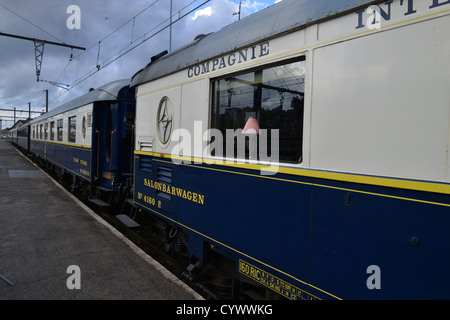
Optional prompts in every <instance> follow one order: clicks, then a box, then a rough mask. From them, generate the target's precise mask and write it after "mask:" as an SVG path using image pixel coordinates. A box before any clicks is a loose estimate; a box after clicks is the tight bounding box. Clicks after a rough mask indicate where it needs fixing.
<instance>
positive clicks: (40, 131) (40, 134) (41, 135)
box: [39, 124, 43, 139]
mask: <svg viewBox="0 0 450 320" xmlns="http://www.w3.org/2000/svg"><path fill="white" fill-rule="evenodd" d="M42 126H43V125H42V124H41V125H40V127H39V128H40V130H39V139H42V138H43V134H42Z"/></svg>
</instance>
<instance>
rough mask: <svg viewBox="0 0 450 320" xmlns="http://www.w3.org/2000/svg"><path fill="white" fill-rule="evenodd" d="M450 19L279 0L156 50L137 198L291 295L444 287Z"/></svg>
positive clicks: (146, 96)
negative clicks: (179, 44)
mask: <svg viewBox="0 0 450 320" xmlns="http://www.w3.org/2000/svg"><path fill="white" fill-rule="evenodd" d="M449 30H450V1H445V0H389V1H386V0H384V1H364V0H338V1H325V0H314V1H313V0H284V1H282V2H280V3H278V4H276V5H274V6H271V7H269V8H267V9H265V10H262V11H260V12H258V13H256V14H254V15H252V16H249V17H247V18H245V19H242V20H241V21H239V22H236V23H234V24H232V25H230V26H228V27H226V28H223V29H222V30H220V31H218V32H215V33H212V34H208V35H202V36H200V37H197V39H196V40H195V41H194V42H193V43H191V44H189V45H188V46H185V47H183V48H181V49H179V50H177V51H174V52H172V53H170V54H166V55H164V56H162V57H159V59H155V60H154V61H152V63H150V64H149V65H148V66H147V67H146V68H144V69H143V70H141V71H140V72H138V73H137V74H136V75H135V76H134V77H133V79H132V84H131V86H133V87H135V88H136V137H135V149H134V162H135V193H134V203H135V204H136V205H137V206H139V207H141V208H142V209H144V210H146V211H147V212H148V213H149V214H151V215H154V216H156V217H158V218H160V219H161V220H162V221H165V222H166V223H167V224H170V225H172V226H173V227H174V228H178V234H180V233H184V234H185V236H186V238H188V240H187V241H188V246H189V251H190V252H191V253H192V254H193V255H194V256H196V257H197V258H199V259H202V260H205V261H206V260H207V258H208V256H209V255H210V253H211V252H216V253H220V254H221V255H223V256H225V257H227V259H228V260H229V261H232V263H233V266H234V267H233V269H234V272H235V273H236V274H235V275H234V277H235V279H239V280H240V281H241V283H246V282H252V283H253V284H254V283H257V284H258V285H260V287H261V288H263V289H271V290H273V291H275V292H278V293H279V294H281V295H283V296H285V297H287V298H290V299H391V298H394V299H422V298H425V299H427V298H431V299H435V298H438V299H441V298H442V299H448V298H450V273H449V270H450V255H449V253H450V240H449V231H450V161H449V154H448V151H449V148H450V138H449V136H450V133H449V132H450V125H449V119H450V94H449V90H450V33H449ZM174 230H175V229H174ZM173 234H175V231H173ZM191 269H192V268H191ZM242 287H243V288H244V286H242Z"/></svg>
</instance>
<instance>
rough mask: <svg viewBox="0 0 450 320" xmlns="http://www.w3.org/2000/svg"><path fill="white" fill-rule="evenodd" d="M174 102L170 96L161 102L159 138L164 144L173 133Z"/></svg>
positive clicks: (159, 109)
mask: <svg viewBox="0 0 450 320" xmlns="http://www.w3.org/2000/svg"><path fill="white" fill-rule="evenodd" d="M172 116H173V113H172V104H171V103H170V100H169V98H168V97H164V98H162V99H161V101H160V102H159V108H158V118H157V119H158V124H157V125H158V138H159V141H160V142H161V143H162V144H167V142H169V139H170V135H171V134H172Z"/></svg>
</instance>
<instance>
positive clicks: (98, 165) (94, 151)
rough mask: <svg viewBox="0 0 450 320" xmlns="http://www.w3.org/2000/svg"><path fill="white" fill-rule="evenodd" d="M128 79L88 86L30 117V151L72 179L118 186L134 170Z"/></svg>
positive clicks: (132, 99)
mask: <svg viewBox="0 0 450 320" xmlns="http://www.w3.org/2000/svg"><path fill="white" fill-rule="evenodd" d="M129 83H130V82H129V80H118V81H114V82H111V83H109V84H106V85H104V86H102V87H100V88H98V89H92V90H90V91H89V92H88V93H86V94H84V95H83V96H81V97H79V98H76V99H74V100H72V101H70V102H68V103H66V104H64V105H62V106H60V107H58V108H55V109H53V110H51V111H49V112H48V113H46V114H44V115H42V116H40V117H37V118H35V119H33V120H32V121H30V122H29V127H30V151H31V152H32V153H34V154H36V155H38V156H39V157H40V158H42V159H44V160H45V161H47V162H48V163H51V164H53V165H55V166H56V167H57V168H60V169H61V170H62V172H65V173H70V174H71V175H72V176H73V177H74V180H75V182H76V181H87V182H90V183H92V184H94V185H97V186H100V187H103V188H106V189H109V190H116V189H117V186H118V184H119V183H121V182H123V181H125V180H126V179H129V178H130V177H131V173H132V159H131V157H130V150H131V148H132V147H131V144H132V138H133V125H134V112H135V103H134V94H133V92H132V91H130V90H129Z"/></svg>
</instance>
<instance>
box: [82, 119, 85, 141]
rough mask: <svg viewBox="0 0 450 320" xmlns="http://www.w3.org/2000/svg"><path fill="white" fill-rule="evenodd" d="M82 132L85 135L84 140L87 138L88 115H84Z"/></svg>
mask: <svg viewBox="0 0 450 320" xmlns="http://www.w3.org/2000/svg"><path fill="white" fill-rule="evenodd" d="M81 133H82V135H83V140H84V139H86V117H85V116H84V117H83V122H82V126H81Z"/></svg>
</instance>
